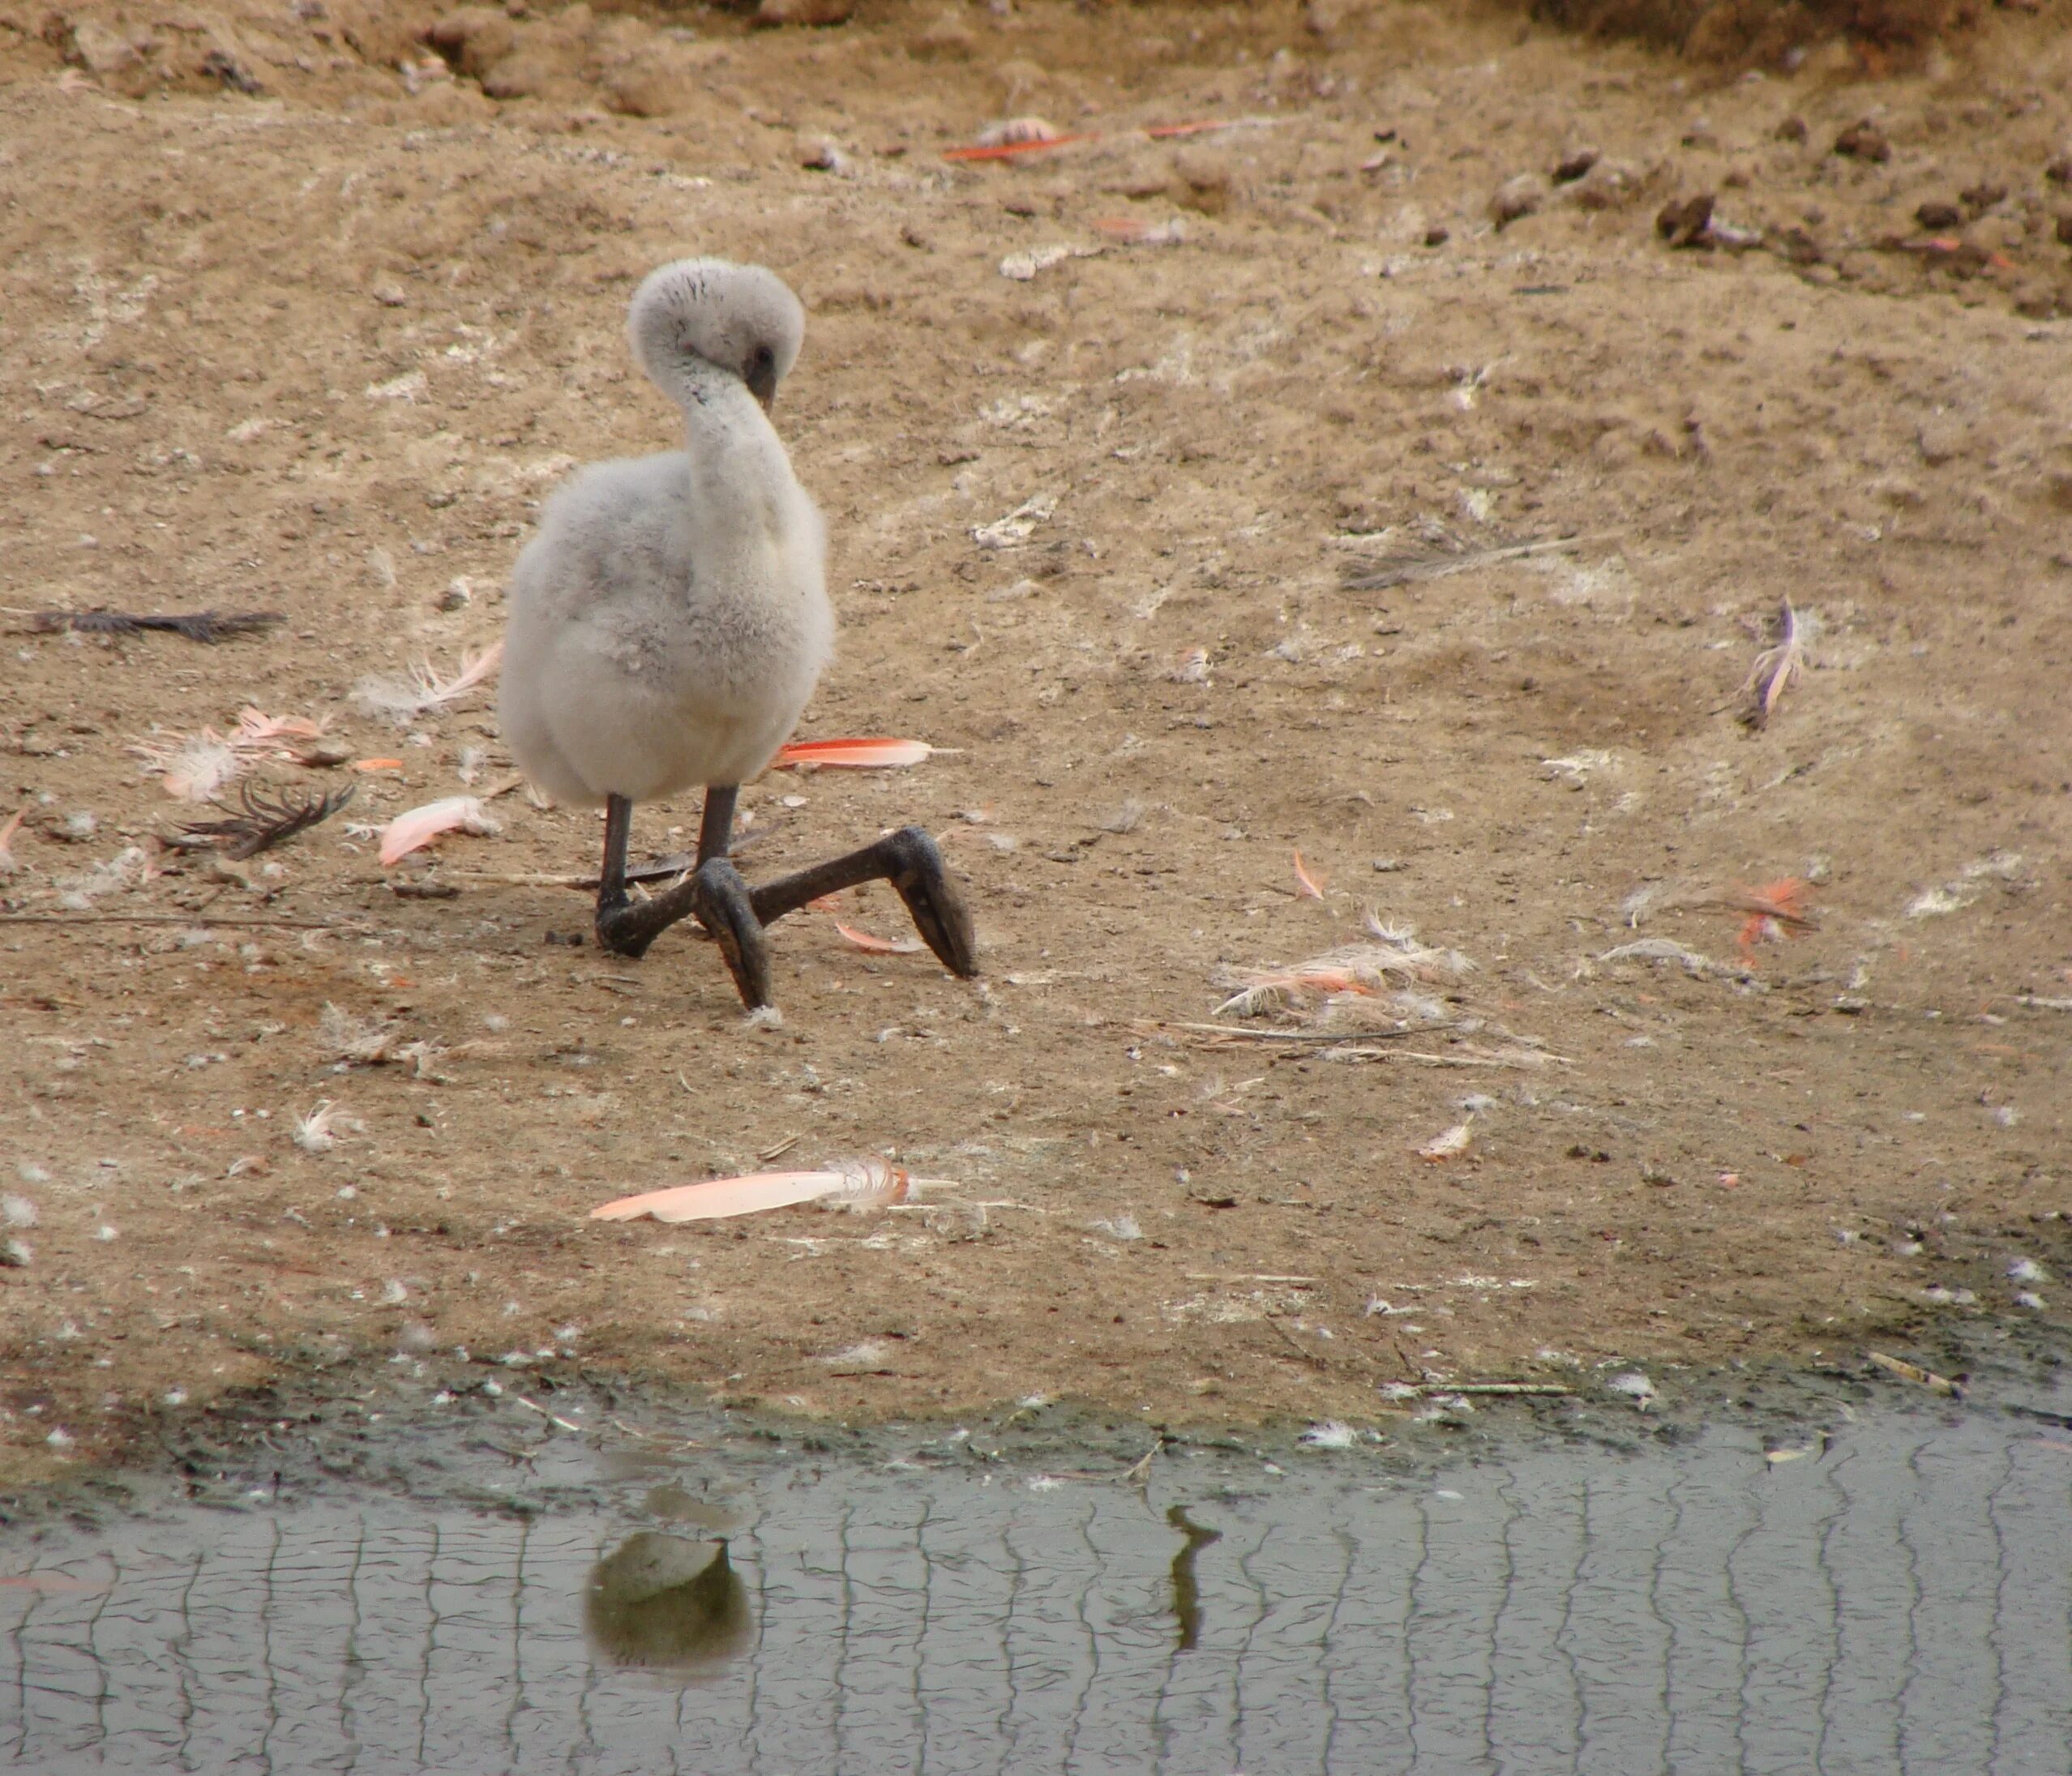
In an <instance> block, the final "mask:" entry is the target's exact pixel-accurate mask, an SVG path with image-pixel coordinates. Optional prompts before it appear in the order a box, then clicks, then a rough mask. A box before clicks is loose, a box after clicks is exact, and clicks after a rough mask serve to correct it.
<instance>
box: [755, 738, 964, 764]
mask: <svg viewBox="0 0 2072 1776" xmlns="http://www.w3.org/2000/svg"><path fill="white" fill-rule="evenodd" d="M933 751H935V748H934V747H931V746H930V745H929V744H928V742H927V741H926V740H886V739H865V740H792V741H790V742H786V744H785V745H783V746H781V747H778V748H777V757H776V758H775V759H774V760H773V761H772V763H773V764H774V765H775V766H776V768H777V769H778V770H780V771H781V770H785V769H786V768H789V767H791V766H794V765H801V764H824V765H847V766H849V767H850V768H852V769H856V770H884V769H887V768H891V767H893V766H897V765H903V764H919V763H920V762H921V761H922V760H923V759H925V758H927V756H928V755H930V754H931V753H932V752H933Z"/></svg>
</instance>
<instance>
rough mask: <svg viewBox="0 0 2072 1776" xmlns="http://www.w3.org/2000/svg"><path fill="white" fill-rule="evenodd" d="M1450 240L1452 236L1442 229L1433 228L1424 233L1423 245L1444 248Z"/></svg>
mask: <svg viewBox="0 0 2072 1776" xmlns="http://www.w3.org/2000/svg"><path fill="white" fill-rule="evenodd" d="M1451 239H1453V236H1452V235H1451V234H1449V233H1447V232H1446V230H1445V229H1443V228H1438V227H1436V226H1435V227H1432V228H1428V229H1426V230H1425V231H1424V244H1425V245H1426V246H1445V244H1446V243H1447V242H1449V241H1450V240H1451Z"/></svg>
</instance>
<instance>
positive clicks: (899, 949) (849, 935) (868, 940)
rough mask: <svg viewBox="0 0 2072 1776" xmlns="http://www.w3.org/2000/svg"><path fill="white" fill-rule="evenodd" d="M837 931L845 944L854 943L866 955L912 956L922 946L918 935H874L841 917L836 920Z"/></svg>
mask: <svg viewBox="0 0 2072 1776" xmlns="http://www.w3.org/2000/svg"><path fill="white" fill-rule="evenodd" d="M835 932H836V935H837V936H839V937H840V938H841V940H842V941H843V942H844V943H845V944H854V945H855V946H856V947H857V948H858V949H859V950H861V951H863V953H864V954H865V955H866V956H911V955H913V954H914V952H915V951H917V950H918V949H919V948H921V947H922V944H921V939H919V938H918V937H873V936H872V935H871V934H870V933H869V932H868V931H858V930H857V929H856V927H854V926H853V925H845V924H843V923H842V922H841V920H840V919H837V920H836V921H835Z"/></svg>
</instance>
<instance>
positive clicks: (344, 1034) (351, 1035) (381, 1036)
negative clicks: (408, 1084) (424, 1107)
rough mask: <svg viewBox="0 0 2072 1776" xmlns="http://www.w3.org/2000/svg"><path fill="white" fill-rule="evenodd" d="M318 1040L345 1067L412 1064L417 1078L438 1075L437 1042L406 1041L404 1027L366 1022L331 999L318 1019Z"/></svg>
mask: <svg viewBox="0 0 2072 1776" xmlns="http://www.w3.org/2000/svg"><path fill="white" fill-rule="evenodd" d="M317 1039H318V1041H319V1042H320V1043H321V1044H322V1045H323V1050H324V1052H325V1054H326V1055H327V1056H328V1057H329V1059H332V1061H334V1062H336V1063H338V1064H339V1065H340V1066H341V1067H387V1066H392V1065H394V1064H396V1063H400V1062H408V1063H409V1067H410V1076H411V1077H412V1078H413V1079H430V1078H433V1077H435V1075H434V1074H433V1072H432V1071H431V1063H432V1062H433V1061H435V1059H438V1057H439V1046H438V1045H437V1044H436V1043H434V1042H426V1041H425V1040H424V1039H423V1038H422V1037H419V1038H412V1039H411V1040H409V1041H407V1042H406V1041H405V1039H404V1036H403V1031H402V1029H400V1026H398V1025H395V1024H389V1023H384V1022H383V1021H381V1020H380V1019H379V1018H376V1019H373V1020H371V1021H367V1022H365V1023H363V1022H362V1021H359V1020H358V1019H357V1018H355V1017H353V1016H351V1015H350V1014H349V1013H348V1012H345V1011H342V1010H340V1008H339V1007H337V1006H336V1005H334V1004H331V1003H330V1002H329V1001H326V1002H325V1004H324V1008H323V1014H322V1016H319V1019H318V1020H317Z"/></svg>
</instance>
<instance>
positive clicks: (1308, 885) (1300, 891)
mask: <svg viewBox="0 0 2072 1776" xmlns="http://www.w3.org/2000/svg"><path fill="white" fill-rule="evenodd" d="M1295 882H1296V884H1297V886H1296V890H1295V898H1296V899H1297V900H1299V901H1321V900H1322V899H1323V898H1324V890H1323V889H1322V888H1319V887H1318V886H1317V884H1316V877H1315V876H1313V875H1311V874H1310V873H1309V871H1308V868H1307V867H1305V866H1304V862H1303V861H1302V853H1301V852H1299V851H1298V852H1296V853H1295Z"/></svg>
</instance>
